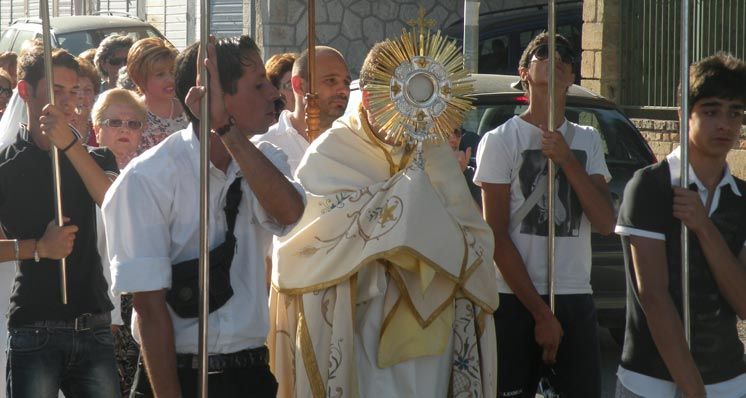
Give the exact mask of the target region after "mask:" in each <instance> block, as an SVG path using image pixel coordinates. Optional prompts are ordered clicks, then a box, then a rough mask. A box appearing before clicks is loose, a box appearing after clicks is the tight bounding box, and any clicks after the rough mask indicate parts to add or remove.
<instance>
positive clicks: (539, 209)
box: [518, 149, 588, 236]
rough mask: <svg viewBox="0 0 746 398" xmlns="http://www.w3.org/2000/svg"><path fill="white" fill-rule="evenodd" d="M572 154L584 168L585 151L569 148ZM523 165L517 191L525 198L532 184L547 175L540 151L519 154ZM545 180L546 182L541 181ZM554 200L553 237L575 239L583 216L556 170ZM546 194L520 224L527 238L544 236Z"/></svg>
mask: <svg viewBox="0 0 746 398" xmlns="http://www.w3.org/2000/svg"><path fill="white" fill-rule="evenodd" d="M572 153H573V154H574V155H575V158H576V159H578V162H580V164H581V165H582V166H583V168H585V167H586V163H587V159H588V155H587V154H586V152H585V151H581V150H576V149H573V150H572ZM521 156H522V157H523V162H522V163H521V168H520V170H519V171H518V180H519V181H520V184H521V192H522V193H523V197H524V198H528V197H529V195H531V192H533V191H534V189H536V188H537V187H536V185H537V184H538V183H539V181H541V180H542V177H543V176H546V174H547V161H546V157H544V155H543V154H542V153H541V150H540V149H528V150H525V151H523V153H522V154H521ZM545 181H546V180H545ZM554 193H555V197H554V225H555V234H556V236H578V234H579V233H580V221H581V218H582V216H583V208H582V206H581V205H580V200H578V197H577V195H576V194H575V192H574V191H573V190H572V188H571V187H570V183H569V182H568V181H567V177H565V174H564V173H562V171H561V170H558V172H557V174H556V175H555V190H554ZM547 200H548V196H547V193H544V195H542V197H541V199H539V201H538V202H537V203H536V204H535V205H534V207H533V208H532V209H531V210H530V211H529V212H528V214H527V215H526V217H525V218H524V219H523V221H522V222H521V233H523V234H527V235H537V236H547V235H548V232H547V230H548V228H549V227H548V224H547V218H548V216H549V212H548V206H547Z"/></svg>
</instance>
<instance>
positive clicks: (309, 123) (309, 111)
mask: <svg viewBox="0 0 746 398" xmlns="http://www.w3.org/2000/svg"><path fill="white" fill-rule="evenodd" d="M305 110H306V134H307V137H308V139H309V140H310V141H313V140H315V139H316V137H318V136H319V130H320V123H321V120H320V119H319V115H320V113H321V110H320V108H319V95H318V93H316V1H315V0H308V92H307V93H306V109H305Z"/></svg>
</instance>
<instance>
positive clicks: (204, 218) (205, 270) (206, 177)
mask: <svg viewBox="0 0 746 398" xmlns="http://www.w3.org/2000/svg"><path fill="white" fill-rule="evenodd" d="M199 33H200V39H199V40H200V43H201V46H200V48H199V56H198V59H199V61H200V63H199V65H200V66H199V68H200V76H202V85H203V86H204V87H205V96H204V97H202V102H201V103H200V115H201V120H200V123H199V143H200V147H199V149H200V151H199V166H200V173H199V188H200V195H199V231H200V235H199V294H200V301H199V383H198V386H199V387H198V388H199V392H198V396H199V397H202V398H207V396H208V382H207V375H208V371H209V369H208V362H207V358H208V352H207V351H208V350H207V342H208V339H207V333H208V328H209V325H210V322H209V316H210V236H209V231H208V225H207V223H208V221H209V219H210V209H209V204H210V105H209V104H210V99H209V93H210V77H209V75H208V72H207V67H206V66H205V58H207V44H208V43H209V40H210V39H209V35H210V2H209V0H201V1H200V32H199ZM212 61H215V60H212Z"/></svg>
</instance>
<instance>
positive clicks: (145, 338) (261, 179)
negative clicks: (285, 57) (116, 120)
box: [103, 36, 304, 398]
mask: <svg viewBox="0 0 746 398" xmlns="http://www.w3.org/2000/svg"><path fill="white" fill-rule="evenodd" d="M208 47H209V48H208V57H209V62H208V70H209V71H210V79H211V84H210V89H211V94H210V95H211V104H210V115H211V122H212V123H211V127H212V130H213V134H211V136H210V145H211V153H210V161H211V167H210V180H211V181H210V192H209V195H210V200H209V203H210V220H209V224H210V225H209V231H210V247H211V248H213V249H212V250H211V255H210V257H211V277H210V288H211V289H210V316H209V332H208V335H209V341H208V351H209V354H210V359H209V371H210V381H209V388H210V395H211V396H215V397H227V398H230V397H246V396H254V397H274V396H275V394H276V389H277V383H276V381H275V379H274V377H273V376H272V374H271V373H270V371H269V368H268V366H267V349H266V348H265V347H264V342H265V340H266V337H267V330H268V314H267V299H266V297H267V291H266V287H265V284H264V266H263V264H264V262H263V254H264V253H265V252H266V249H267V247H268V245H269V244H270V242H271V240H272V235H273V234H278V235H281V234H284V233H286V232H287V231H288V230H289V229H290V228H291V227H292V226H293V225H294V224H295V223H296V222H297V220H298V219H299V218H300V216H301V215H302V213H303V208H304V202H303V195H302V194H301V192H302V188H301V187H300V186H298V185H295V184H294V183H293V182H292V180H291V178H290V177H289V173H290V172H289V169H288V167H287V163H286V160H285V156H284V154H283V153H282V152H281V151H279V150H278V149H277V148H275V147H274V146H272V145H268V144H260V145H259V146H258V147H257V146H255V145H253V144H252V143H251V142H250V141H249V140H248V139H247V137H250V136H252V135H254V134H257V133H261V132H264V131H266V129H267V128H268V127H269V125H270V124H271V123H272V121H273V119H274V101H275V100H277V98H278V97H279V93H278V92H277V89H276V88H274V86H272V84H271V83H270V82H269V80H268V79H267V77H266V75H265V71H264V66H263V63H262V60H261V57H260V55H259V49H258V48H257V46H256V44H255V43H254V41H253V40H252V39H251V38H249V37H248V36H241V37H240V38H230V39H221V40H220V41H218V42H217V43H216V44H215V45H214V46H213V45H210V46H208ZM197 53H198V44H197V43H195V44H193V45H192V46H190V47H188V48H187V49H186V50H185V51H184V52H182V53H181V54H180V55H179V57H178V58H177V60H176V74H175V80H176V95H177V97H178V98H179V100H180V101H181V102H182V104H183V105H184V108H185V109H188V115H189V117H190V120H191V122H192V124H191V125H190V126H189V127H187V128H186V129H184V130H182V131H180V132H177V133H175V134H173V135H172V136H170V137H168V138H167V139H166V140H164V141H163V142H162V143H161V144H160V145H158V146H156V147H154V148H152V149H151V150H149V151H147V152H145V153H144V154H143V155H142V156H140V157H138V158H137V159H136V160H134V161H132V162H131V163H130V164H129V165H128V166H127V168H125V170H124V172H123V173H122V176H121V178H119V179H118V180H117V182H116V183H115V185H116V186H115V187H113V189H112V190H111V194H110V195H108V196H107V198H106V201H105V204H104V206H103V213H104V223H105V226H106V236H107V246H108V248H109V256H110V259H111V267H112V277H113V289H114V290H115V291H116V292H119V293H133V294H134V312H135V314H134V316H133V325H134V336H135V339H136V340H138V342H139V343H140V344H141V347H142V357H143V359H144V365H145V368H147V376H148V377H149V379H150V380H151V381H152V385H151V386H152V391H151V388H149V386H148V385H147V382H144V381H143V379H144V372H143V367H142V366H140V368H139V369H138V380H137V381H136V383H137V386H136V387H135V388H136V390H135V391H136V393H140V394H142V395H140V396H157V397H159V398H160V397H174V398H176V397H192V396H195V394H196V391H197V379H198V377H197V369H196V364H197V362H198V361H197V360H196V355H195V354H196V353H197V347H198V337H197V336H198V330H197V329H198V319H197V317H196V316H197V315H196V303H195V301H194V300H195V298H196V297H197V296H198V295H199V293H198V289H197V288H196V265H195V263H196V262H195V261H193V260H194V259H195V258H198V256H199V215H198V213H199V212H198V208H199V202H198V197H199V141H198V136H197V131H198V125H199V118H198V116H195V113H197V112H198V109H199V104H198V99H199V98H200V97H201V96H202V95H203V93H204V90H203V88H201V87H193V86H195V78H196V74H197V71H196V64H197ZM187 92H188V93H187ZM187 94H188V95H187ZM236 211H237V214H236ZM221 242H223V243H222V244H221ZM213 255H214V257H213Z"/></svg>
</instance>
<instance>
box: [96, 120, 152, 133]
mask: <svg viewBox="0 0 746 398" xmlns="http://www.w3.org/2000/svg"><path fill="white" fill-rule="evenodd" d="M125 123H126V124H127V128H128V129H130V130H140V129H141V128H142V125H143V123H142V122H141V121H139V120H122V119H106V120H104V123H103V124H104V126H109V127H113V128H119V127H122V126H123V125H124V124H125Z"/></svg>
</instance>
